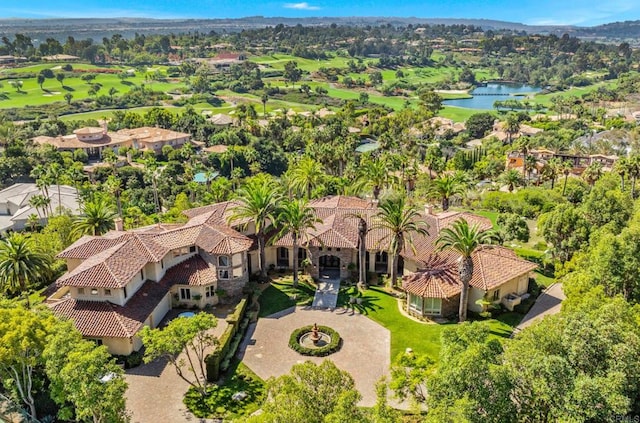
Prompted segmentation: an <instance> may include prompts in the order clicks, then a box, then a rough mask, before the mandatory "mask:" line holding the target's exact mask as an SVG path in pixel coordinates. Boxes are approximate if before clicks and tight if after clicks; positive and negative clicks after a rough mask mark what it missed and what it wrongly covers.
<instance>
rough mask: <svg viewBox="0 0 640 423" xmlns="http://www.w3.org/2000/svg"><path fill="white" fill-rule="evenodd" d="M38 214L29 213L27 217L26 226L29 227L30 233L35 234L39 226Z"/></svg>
mask: <svg viewBox="0 0 640 423" xmlns="http://www.w3.org/2000/svg"><path fill="white" fill-rule="evenodd" d="M39 214H40V212H38V214H33V213H31V214H30V215H29V216H27V226H28V227H29V229H30V230H31V232H35V231H36V229H38V226H39V225H40V219H41V217H40V216H39Z"/></svg>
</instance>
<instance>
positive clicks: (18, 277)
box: [0, 232, 50, 308]
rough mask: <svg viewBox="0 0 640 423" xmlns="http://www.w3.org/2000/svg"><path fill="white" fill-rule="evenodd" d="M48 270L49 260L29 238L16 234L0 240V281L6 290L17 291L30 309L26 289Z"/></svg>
mask: <svg viewBox="0 0 640 423" xmlns="http://www.w3.org/2000/svg"><path fill="white" fill-rule="evenodd" d="M49 270H50V260H49V258H48V257H47V256H46V255H45V254H42V253H41V252H39V251H38V250H37V249H36V248H35V246H34V245H33V243H32V241H31V239H30V238H27V237H25V236H24V235H22V234H19V233H17V232H14V233H12V234H11V235H9V236H8V237H7V238H6V239H3V240H0V281H2V283H3V284H4V287H5V289H6V290H9V291H13V292H16V291H19V292H20V293H22V294H23V295H24V297H25V299H26V300H27V307H28V308H30V307H31V303H30V302H29V293H28V292H27V288H28V287H29V286H30V285H32V284H33V283H34V282H35V281H36V280H37V279H39V278H41V277H42V276H43V275H46V274H47V273H48V272H49Z"/></svg>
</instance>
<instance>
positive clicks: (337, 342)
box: [289, 325, 342, 357]
mask: <svg viewBox="0 0 640 423" xmlns="http://www.w3.org/2000/svg"><path fill="white" fill-rule="evenodd" d="M311 329H313V325H309V326H303V327H301V328H298V329H296V330H294V331H293V332H292V333H291V336H290V337H289V347H291V349H293V350H294V351H296V352H298V353H300V354H302V355H309V356H313V357H324V356H327V355H329V354H333V353H334V352H336V351H338V350H339V349H340V347H342V338H340V334H338V332H336V331H335V330H333V329H331V328H330V327H328V326H318V331H319V332H322V333H326V334H327V335H329V336H330V337H331V342H329V343H328V344H327V345H325V346H324V347H320V348H307V347H303V346H302V345H300V337H301V336H302V335H304V334H305V333H307V332H311Z"/></svg>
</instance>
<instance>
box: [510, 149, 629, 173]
mask: <svg viewBox="0 0 640 423" xmlns="http://www.w3.org/2000/svg"><path fill="white" fill-rule="evenodd" d="M527 156H529V157H533V158H534V159H535V161H536V169H537V171H539V170H540V169H542V167H543V166H544V165H545V164H547V163H548V162H549V160H551V159H554V158H555V159H558V160H559V161H560V162H570V163H571V165H572V166H573V168H572V170H571V173H573V174H576V175H580V174H582V172H584V170H585V169H586V168H587V167H588V166H589V165H590V164H592V163H596V162H597V163H600V164H601V165H602V170H604V171H611V169H612V168H613V165H614V164H615V162H616V161H617V160H618V156H613V155H612V156H607V155H604V154H591V155H582V154H570V153H556V152H554V151H551V150H546V149H538V150H530V151H529V152H528V153H527ZM523 161H524V156H523V155H522V152H521V151H514V152H511V153H509V154H507V163H506V168H507V169H522V166H523Z"/></svg>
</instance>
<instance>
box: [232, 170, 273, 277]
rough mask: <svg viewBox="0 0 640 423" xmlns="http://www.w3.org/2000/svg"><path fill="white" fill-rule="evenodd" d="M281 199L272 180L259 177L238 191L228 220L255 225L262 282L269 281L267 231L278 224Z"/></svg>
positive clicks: (245, 224)
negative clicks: (266, 246) (277, 216)
mask: <svg viewBox="0 0 640 423" xmlns="http://www.w3.org/2000/svg"><path fill="white" fill-rule="evenodd" d="M281 198H282V197H281V195H280V193H279V192H278V191H277V189H276V187H275V184H274V183H273V181H272V180H271V179H268V177H266V176H257V177H255V178H253V179H251V180H250V181H249V182H247V183H246V184H245V185H244V186H243V187H242V188H240V189H239V190H238V199H237V201H238V205H237V206H235V207H233V208H232V209H231V215H230V216H229V219H228V220H229V223H233V222H237V221H239V220H243V221H245V222H244V224H243V226H245V227H247V226H248V224H249V222H253V223H254V224H255V232H256V238H257V240H258V253H259V257H258V268H259V269H260V279H262V280H266V279H267V269H266V267H265V261H266V259H265V253H264V248H265V238H266V229H267V227H268V225H270V224H271V225H273V224H274V222H276V219H275V216H276V214H277V212H278V203H279V202H280V200H281Z"/></svg>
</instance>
